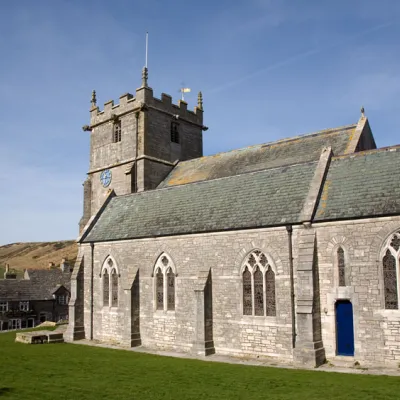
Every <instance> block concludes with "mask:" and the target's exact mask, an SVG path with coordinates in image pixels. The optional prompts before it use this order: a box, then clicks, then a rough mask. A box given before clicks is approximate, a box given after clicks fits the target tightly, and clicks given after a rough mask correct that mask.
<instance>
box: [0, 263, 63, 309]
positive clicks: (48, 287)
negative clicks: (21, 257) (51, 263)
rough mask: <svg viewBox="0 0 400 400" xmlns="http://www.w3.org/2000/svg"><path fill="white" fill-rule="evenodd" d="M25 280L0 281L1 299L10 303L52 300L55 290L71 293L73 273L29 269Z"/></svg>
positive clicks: (59, 270)
mask: <svg viewBox="0 0 400 400" xmlns="http://www.w3.org/2000/svg"><path fill="white" fill-rule="evenodd" d="M25 277H26V278H25V279H0V299H4V300H8V301H13V300H14V301H17V300H20V301H28V300H31V301H33V300H52V299H53V293H54V290H55V288H57V287H58V288H59V287H61V286H63V287H65V288H66V289H67V290H68V291H69V292H70V291H71V272H62V271H61V269H59V268H57V269H43V270H35V269H28V270H26V273H25Z"/></svg>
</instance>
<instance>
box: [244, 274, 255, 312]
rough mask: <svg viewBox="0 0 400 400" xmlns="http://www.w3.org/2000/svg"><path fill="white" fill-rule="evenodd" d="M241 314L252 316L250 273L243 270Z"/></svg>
mask: <svg viewBox="0 0 400 400" xmlns="http://www.w3.org/2000/svg"><path fill="white" fill-rule="evenodd" d="M243 314H244V315H252V314H253V294H252V292H251V273H250V271H249V270H248V269H247V267H246V268H245V270H244V272H243Z"/></svg>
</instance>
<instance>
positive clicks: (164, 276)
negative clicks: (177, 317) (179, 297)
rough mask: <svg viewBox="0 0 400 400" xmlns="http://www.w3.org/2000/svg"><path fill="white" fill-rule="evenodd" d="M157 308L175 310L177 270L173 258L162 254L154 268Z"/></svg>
mask: <svg viewBox="0 0 400 400" xmlns="http://www.w3.org/2000/svg"><path fill="white" fill-rule="evenodd" d="M154 271H155V272H154V279H155V283H154V287H155V303H156V305H155V308H156V310H163V311H174V310H175V284H176V272H175V267H174V264H173V262H172V260H171V258H170V257H169V256H168V255H166V254H162V255H161V256H160V257H158V260H157V262H156V265H155V268H154Z"/></svg>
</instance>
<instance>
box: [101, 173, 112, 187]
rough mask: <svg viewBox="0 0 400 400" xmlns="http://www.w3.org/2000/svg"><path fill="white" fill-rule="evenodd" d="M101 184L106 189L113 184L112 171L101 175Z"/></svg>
mask: <svg viewBox="0 0 400 400" xmlns="http://www.w3.org/2000/svg"><path fill="white" fill-rule="evenodd" d="M100 182H101V184H102V185H103V186H104V187H107V186H109V184H110V183H111V171H110V170H109V169H105V170H104V171H103V172H102V173H101V174H100Z"/></svg>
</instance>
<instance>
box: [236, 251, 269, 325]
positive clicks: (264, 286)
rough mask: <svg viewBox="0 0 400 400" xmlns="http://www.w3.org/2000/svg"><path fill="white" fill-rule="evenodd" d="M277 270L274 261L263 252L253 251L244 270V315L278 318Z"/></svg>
mask: <svg viewBox="0 0 400 400" xmlns="http://www.w3.org/2000/svg"><path fill="white" fill-rule="evenodd" d="M275 274H276V269H275V265H274V263H273V260H272V259H271V258H270V257H269V256H268V255H267V254H266V253H264V252H262V251H261V250H257V249H255V250H252V251H251V252H250V253H248V254H247V256H246V257H245V259H244V261H243V264H242V268H241V276H242V297H243V315H252V316H260V317H274V316H276V293H275Z"/></svg>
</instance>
